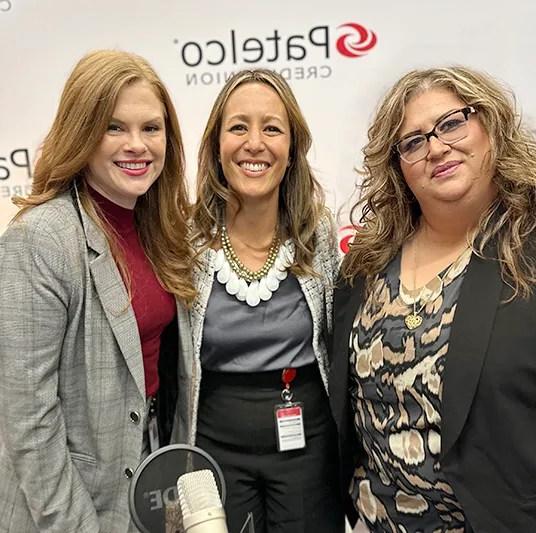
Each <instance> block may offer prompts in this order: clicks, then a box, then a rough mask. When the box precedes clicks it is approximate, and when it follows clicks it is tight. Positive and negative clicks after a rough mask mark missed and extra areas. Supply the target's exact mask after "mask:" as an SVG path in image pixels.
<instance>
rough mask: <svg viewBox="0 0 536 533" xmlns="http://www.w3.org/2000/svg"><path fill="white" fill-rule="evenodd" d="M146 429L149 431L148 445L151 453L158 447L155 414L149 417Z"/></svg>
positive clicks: (158, 440)
mask: <svg viewBox="0 0 536 533" xmlns="http://www.w3.org/2000/svg"><path fill="white" fill-rule="evenodd" d="M147 430H148V431H149V445H150V447H151V453H153V452H156V450H158V448H160V439H159V438H158V422H157V418H156V416H152V417H150V418H149V423H148V424H147Z"/></svg>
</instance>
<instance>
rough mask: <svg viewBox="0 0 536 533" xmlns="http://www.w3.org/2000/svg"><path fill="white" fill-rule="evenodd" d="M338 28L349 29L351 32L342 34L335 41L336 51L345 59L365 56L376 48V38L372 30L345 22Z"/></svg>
mask: <svg viewBox="0 0 536 533" xmlns="http://www.w3.org/2000/svg"><path fill="white" fill-rule="evenodd" d="M338 28H339V29H340V28H349V29H351V30H352V31H351V32H348V33H344V34H343V35H341V36H340V37H339V38H338V39H337V50H338V51H339V54H341V55H343V56H345V57H361V56H364V55H367V54H368V53H369V51H370V50H372V48H374V47H375V46H376V43H377V42H378V38H377V37H376V34H375V33H374V32H373V31H372V30H368V29H367V28H365V27H364V26H361V24H356V23H355V22H347V23H346V24H341V25H340V26H338Z"/></svg>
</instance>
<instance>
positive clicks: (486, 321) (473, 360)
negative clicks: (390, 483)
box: [441, 255, 502, 459]
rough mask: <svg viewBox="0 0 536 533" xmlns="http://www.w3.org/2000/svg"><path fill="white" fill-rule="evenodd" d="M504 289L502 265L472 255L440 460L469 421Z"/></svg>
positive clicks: (449, 369) (446, 385)
mask: <svg viewBox="0 0 536 533" xmlns="http://www.w3.org/2000/svg"><path fill="white" fill-rule="evenodd" d="M501 290H502V280H501V275H500V267H499V262H498V261H496V260H492V259H482V258H480V257H478V256H476V255H473V257H472V258H471V261H470V262H469V266H468V267H467V272H466V274H465V279H464V280H463V284H462V287H461V291H460V296H459V298H458V304H457V307H456V313H455V315H454V321H453V324H452V329H451V334H450V339H449V349H448V353H447V357H446V363H445V371H444V373H443V399H442V430H441V440H442V446H441V448H442V450H441V459H443V458H444V457H445V455H446V454H447V453H448V452H449V450H450V449H451V448H452V446H453V445H454V443H455V442H456V440H457V439H458V437H459V436H460V433H461V431H462V429H463V426H464V425H465V422H466V420H467V417H468V414H469V410H470V408H471V404H472V401H473V397H474V395H475V392H476V388H477V385H478V381H479V379H480V372H481V370H482V365H483V363H484V359H485V357H486V351H487V348H488V344H489V339H490V336H491V332H492V328H493V323H494V319H495V313H496V310H497V307H498V306H499V303H500V297H501Z"/></svg>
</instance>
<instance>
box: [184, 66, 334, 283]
mask: <svg viewBox="0 0 536 533" xmlns="http://www.w3.org/2000/svg"><path fill="white" fill-rule="evenodd" d="M246 83H263V84H265V85H267V86H268V87H270V88H272V89H273V90H274V91H275V92H276V93H277V95H278V96H279V98H281V101H282V102H283V105H284V106H285V109H286V111H287V114H288V119H289V124H290V137H291V143H290V153H289V161H290V164H289V166H288V168H287V171H286V174H285V176H284V178H283V181H282V182H281V187H280V191H279V215H278V218H279V228H280V231H282V232H284V233H285V234H286V236H287V237H289V238H291V239H292V240H293V241H294V244H295V246H296V254H295V265H294V267H293V268H292V270H293V272H294V273H296V274H299V273H303V272H309V273H312V272H313V271H312V269H311V264H312V260H313V255H314V251H315V238H314V233H315V229H316V227H317V225H318V223H319V222H320V219H321V218H322V216H324V215H325V214H326V212H327V211H326V209H325V208H324V194H323V191H322V189H321V187H320V185H319V183H318V181H317V180H316V178H315V176H314V175H313V172H312V170H311V167H310V166H309V163H308V161H307V152H308V151H309V148H310V147H311V133H310V131H309V128H308V127H307V123H306V122H305V118H304V117H303V114H302V112H301V110H300V108H299V106H298V103H297V101H296V98H295V97H294V94H293V93H292V90H291V89H290V87H289V85H288V84H287V82H286V81H285V80H284V78H283V77H282V76H281V75H279V74H277V73H276V72H273V71H271V70H265V69H255V70H242V71H240V72H237V73H236V74H234V75H233V76H232V77H231V78H230V79H229V80H228V81H227V83H226V84H225V85H224V86H223V88H222V90H221V91H220V93H219V95H218V97H217V98H216V101H215V103H214V106H213V107H212V111H211V112H210V116H209V118H208V122H207V125H206V128H205V132H204V133H203V138H202V140H201V146H200V149H199V156H198V174H197V201H196V203H195V205H194V208H193V229H194V232H193V240H194V242H201V243H202V245H201V246H200V249H199V253H202V252H203V251H204V250H205V249H206V248H207V247H209V246H211V245H212V244H213V243H214V242H215V241H216V240H217V239H218V237H219V233H218V232H216V233H214V228H217V227H218V226H219V225H221V224H222V221H223V218H224V211H225V205H226V203H227V202H229V200H230V199H231V198H232V199H233V200H234V201H236V202H237V204H238V205H240V200H239V198H238V197H237V195H236V194H235V193H234V192H233V191H232V190H230V189H229V187H228V186H227V180H226V179H225V176H224V175H223V171H222V168H221V165H220V163H219V150H220V143H219V137H220V131H221V125H222V117H223V110H224V107H225V104H226V103H227V101H228V100H229V97H230V96H231V94H232V93H233V91H234V90H235V89H236V88H237V87H239V86H241V85H244V84H246Z"/></svg>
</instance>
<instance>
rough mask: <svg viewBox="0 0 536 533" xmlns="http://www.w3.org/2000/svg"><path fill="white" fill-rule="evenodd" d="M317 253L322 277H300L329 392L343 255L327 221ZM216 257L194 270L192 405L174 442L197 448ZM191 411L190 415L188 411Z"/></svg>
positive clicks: (208, 255)
mask: <svg viewBox="0 0 536 533" xmlns="http://www.w3.org/2000/svg"><path fill="white" fill-rule="evenodd" d="M315 237H316V249H315V255H314V257H313V264H312V266H313V269H314V271H315V272H317V273H318V274H319V275H318V276H312V275H303V276H297V280H298V282H299V283H300V286H301V289H302V291H303V294H304V296H305V300H306V302H307V305H308V307H309V310H310V312H311V317H312V320H313V351H314V354H315V357H316V359H317V361H318V366H319V368H320V374H321V376H322V380H323V382H324V385H325V387H326V392H327V390H328V382H327V380H328V373H329V362H328V354H327V350H326V339H325V338H326V336H327V335H330V334H331V330H332V311H333V288H334V285H335V280H336V276H337V273H338V269H339V259H340V257H339V253H338V249H337V240H336V235H335V229H334V227H333V223H332V221H331V219H330V218H329V217H324V218H323V219H322V220H321V221H320V223H319V225H318V227H317V229H316V232H315ZM215 258H216V254H215V253H214V251H213V250H206V251H205V252H204V253H203V254H202V255H201V260H200V265H199V266H198V267H196V268H194V272H193V278H194V285H195V287H196V289H197V291H198V294H197V297H196V299H195V301H194V304H193V306H192V308H191V310H190V321H191V331H192V338H193V350H194V352H193V360H192V365H193V367H192V373H191V375H192V376H193V380H192V382H191V384H190V387H189V389H190V398H189V400H188V402H186V401H183V402H180V403H179V406H178V409H177V413H178V414H180V415H181V417H182V419H183V421H182V423H181V424H175V429H176V430H177V432H176V433H175V435H174V440H177V441H178V442H185V443H188V444H195V436H196V430H197V408H198V404H199V392H200V388H201V360H200V354H201V344H202V342H203V324H204V321H205V313H206V309H207V304H208V299H209V297H210V293H211V291H212V283H213V282H214V266H215V265H214V261H215ZM186 409H188V411H186Z"/></svg>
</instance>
